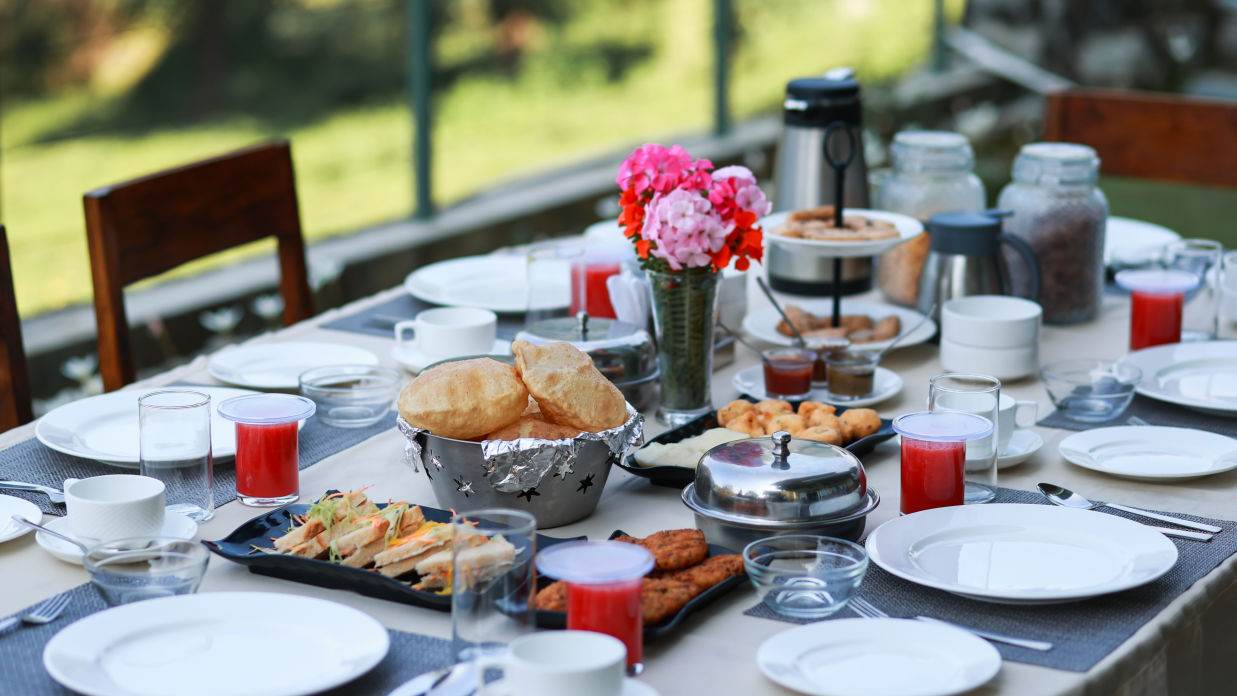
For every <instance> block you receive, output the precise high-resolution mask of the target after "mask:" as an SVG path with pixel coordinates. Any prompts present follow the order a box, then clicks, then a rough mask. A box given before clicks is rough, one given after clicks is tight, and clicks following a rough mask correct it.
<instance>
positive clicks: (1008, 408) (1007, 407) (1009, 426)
mask: <svg viewBox="0 0 1237 696" xmlns="http://www.w3.org/2000/svg"><path fill="white" fill-rule="evenodd" d="M1025 414H1030V416H1029V417H1027V416H1026V415H1025ZM1020 415H1021V417H1020ZM1038 415H1039V404H1037V403H1035V402H1034V401H1018V400H1017V399H1015V398H1014V397H1012V396H1010V395H1008V394H1002V395H1001V400H1000V402H999V405H998V406H997V429H996V437H997V451H998V452H1004V451H1005V450H1006V449H1007V448H1008V447H1009V438H1011V437H1013V435H1014V431H1015V430H1017V429H1018V428H1029V427H1031V426H1032V425H1035V419H1036V417H1037V416H1038Z"/></svg>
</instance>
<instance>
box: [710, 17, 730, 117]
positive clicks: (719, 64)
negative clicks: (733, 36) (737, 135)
mask: <svg viewBox="0 0 1237 696" xmlns="http://www.w3.org/2000/svg"><path fill="white" fill-rule="evenodd" d="M731 9H732V8H731V0H713V133H714V134H715V135H725V134H727V133H729V132H730V20H731Z"/></svg>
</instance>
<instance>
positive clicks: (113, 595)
mask: <svg viewBox="0 0 1237 696" xmlns="http://www.w3.org/2000/svg"><path fill="white" fill-rule="evenodd" d="M209 559H210V553H209V552H208V551H207V550H206V547H205V546H202V545H201V544H199V543H197V542H195V541H187V540H185V539H172V538H168V537H134V538H131V539H116V540H114V541H106V542H103V543H102V544H98V545H96V546H92V547H90V549H89V550H88V551H87V552H86V555H85V556H83V557H82V565H83V566H85V568H86V572H88V573H90V582H91V583H92V584H94V586H95V589H96V590H98V592H99V595H100V596H101V597H103V601H105V602H107V605H108V606H112V607H114V606H117V605H120V604H128V603H130V602H138V601H141V600H143V599H154V598H156V597H171V596H173V595H183V594H193V593H194V592H197V591H198V585H199V584H201V582H202V575H203V574H204V573H205V572H206V564H207V562H208V561H209Z"/></svg>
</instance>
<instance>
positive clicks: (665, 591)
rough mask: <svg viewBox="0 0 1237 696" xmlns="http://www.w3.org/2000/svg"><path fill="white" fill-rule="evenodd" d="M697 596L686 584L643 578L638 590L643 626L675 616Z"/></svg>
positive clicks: (665, 579)
mask: <svg viewBox="0 0 1237 696" xmlns="http://www.w3.org/2000/svg"><path fill="white" fill-rule="evenodd" d="M697 594H700V593H699V592H697V591H696V590H695V588H694V587H693V586H691V585H689V584H688V583H685V582H679V581H677V580H670V579H667V578H645V579H644V583H643V584H642V586H641V588H640V609H641V612H642V614H643V618H644V623H645V625H646V626H647V625H649V624H655V623H657V622H659V621H664V620H665V619H667V618H669V617H671V616H674V615H675V614H677V613H678V612H679V611H680V610H681V609H682V608H683V607H684V606H685V605H686V604H687V603H688V602H690V601H691V600H692V598H693V597H695V596H696V595H697Z"/></svg>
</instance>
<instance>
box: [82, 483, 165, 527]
mask: <svg viewBox="0 0 1237 696" xmlns="http://www.w3.org/2000/svg"><path fill="white" fill-rule="evenodd" d="M164 493H165V489H164V485H163V482H162V481H160V480H159V479H155V478H151V477H149V476H138V475H136V474H109V475H107V476H92V477H90V478H85V479H74V478H71V479H65V482H64V501H65V505H66V506H68V510H69V513H68V520H69V522H68V524H69V529H70V530H71V531H72V532H73V534H74V535H76V536H77V537H78V538H80V539H83V540H97V541H107V540H111V539H123V538H125V537H141V536H158V535H159V533H160V532H161V531H162V530H163V516H164Z"/></svg>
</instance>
